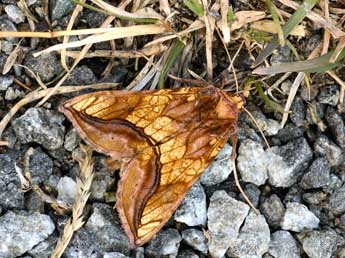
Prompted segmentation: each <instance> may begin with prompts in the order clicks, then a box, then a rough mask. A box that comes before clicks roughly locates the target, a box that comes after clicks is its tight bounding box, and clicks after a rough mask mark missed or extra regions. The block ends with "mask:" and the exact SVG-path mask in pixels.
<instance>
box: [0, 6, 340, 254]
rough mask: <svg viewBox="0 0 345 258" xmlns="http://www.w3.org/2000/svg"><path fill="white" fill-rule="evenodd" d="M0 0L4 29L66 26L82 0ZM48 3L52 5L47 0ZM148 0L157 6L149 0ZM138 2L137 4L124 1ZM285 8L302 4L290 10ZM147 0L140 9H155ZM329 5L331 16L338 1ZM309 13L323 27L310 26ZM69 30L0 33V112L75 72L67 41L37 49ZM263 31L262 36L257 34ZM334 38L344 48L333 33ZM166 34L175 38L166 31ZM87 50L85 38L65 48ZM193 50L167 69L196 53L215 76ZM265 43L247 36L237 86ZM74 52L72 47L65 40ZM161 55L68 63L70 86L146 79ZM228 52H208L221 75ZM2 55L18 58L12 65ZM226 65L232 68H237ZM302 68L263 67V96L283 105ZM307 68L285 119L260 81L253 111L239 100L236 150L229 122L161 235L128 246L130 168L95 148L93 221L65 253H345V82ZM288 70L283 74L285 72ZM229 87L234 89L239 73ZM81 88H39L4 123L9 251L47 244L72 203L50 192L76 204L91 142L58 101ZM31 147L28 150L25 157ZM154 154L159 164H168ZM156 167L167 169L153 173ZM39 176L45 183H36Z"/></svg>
mask: <svg viewBox="0 0 345 258" xmlns="http://www.w3.org/2000/svg"><path fill="white" fill-rule="evenodd" d="M0 2H1V3H0V10H1V11H2V12H1V16H0V30H1V32H6V31H13V32H18V31H20V32H22V31H35V32H43V31H55V32H57V31H64V30H66V27H67V24H68V23H69V22H70V19H71V17H72V12H73V11H74V10H75V8H76V4H74V3H72V2H71V1H70V0H52V1H38V0H27V1H15V0H2V1H0ZM45 2H47V3H48V4H43V3H45ZM107 2H109V3H110V4H112V5H114V1H107ZM230 2H231V3H230V4H231V5H232V7H233V9H234V12H235V13H236V15H237V14H238V11H243V10H246V11H249V10H251V9H253V8H255V9H257V10H259V9H260V10H264V9H262V8H263V5H259V6H257V4H258V3H257V1H247V0H245V1H230ZM340 2H342V1H330V3H329V4H330V7H331V8H330V12H333V11H334V10H338V9H340V8H342V7H343V6H341V3H340ZM148 3H149V2H148ZM23 4H24V5H23ZM148 5H149V6H150V5H151V6H152V3H151V2H150V3H149V4H148ZM115 6H116V5H115ZM157 6H158V5H155V11H158V12H160V13H161V12H162V11H163V10H160V9H159V8H158V7H159V6H158V7H157ZM339 6H340V7H339ZM132 7H133V6H127V8H126V10H127V11H128V10H129V9H130V8H132ZM134 7H135V6H134ZM156 7H157V8H156ZM259 7H260V8H259ZM333 7H336V8H338V9H334V8H333ZM128 8H129V9H128ZM140 8H141V7H140ZM140 8H139V9H140ZM170 8H171V11H172V12H171V14H173V13H176V10H178V12H179V14H180V16H181V15H183V16H184V15H185V13H184V12H185V11H186V10H187V9H186V7H185V6H183V5H181V6H180V5H179V6H175V5H170ZM176 8H177V9H176ZM282 8H283V9H284V10H285V11H288V12H289V13H292V9H285V7H282ZM139 9H138V12H142V11H148V12H149V13H151V12H152V11H151V10H147V9H145V10H139ZM164 11H165V10H164ZM187 11H188V12H187V14H188V15H187V16H188V19H187V20H188V21H193V20H195V19H197V17H196V16H195V14H194V13H193V12H190V11H189V10H187ZM264 11H266V10H264ZM166 15H167V16H168V15H169V13H166ZM212 15H214V17H216V20H218V18H217V17H218V15H219V11H217V10H216V11H215V10H213V9H212ZM332 15H333V16H334V15H335V14H334V12H333V13H332ZM180 16H179V15H178V16H176V15H175V16H174V17H175V18H176V17H177V18H180ZM333 16H332V17H333ZM107 17H108V15H107V14H105V13H101V12H97V11H94V10H91V9H89V8H83V10H82V11H81V12H80V13H79V14H78V15H77V16H76V17H74V20H73V21H74V23H73V30H79V29H90V28H96V27H99V26H101V25H102V23H103V22H104V21H105V20H106V19H107ZM164 17H166V16H165V15H164ZM333 18H334V17H333ZM120 20H121V19H118V20H117V22H119V21H120ZM173 20H174V19H172V20H171V19H170V20H169V19H167V20H166V23H167V24H168V25H169V23H171V21H173ZM175 20H176V19H175ZM121 22H122V21H121ZM134 24H137V23H136V22H134V23H133V25H134ZM172 25H173V26H171V27H172V28H173V29H174V28H175V29H176V28H180V27H181V28H184V27H183V26H186V25H187V23H186V22H185V21H181V24H180V22H178V23H176V24H172ZM175 25H176V26H175ZM250 25H251V24H250ZM304 25H305V26H306V28H308V33H306V35H305V36H303V37H300V39H299V41H298V43H297V44H296V42H295V41H294V40H295V39H294V38H291V39H290V40H291V43H292V44H293V45H294V46H295V50H296V51H297V52H298V55H299V56H300V57H301V58H302V59H305V60H306V59H307V57H308V55H309V54H310V53H311V51H313V50H314V49H315V48H316V47H317V46H318V45H319V44H320V43H321V42H322V33H320V31H322V29H323V28H322V26H320V25H315V24H314V25H313V24H312V23H305V24H304ZM311 25H313V27H312V29H311V30H310V26H311ZM112 26H115V25H114V23H112V24H111V25H109V26H108V27H109V29H110V28H111V27H112ZM108 27H107V28H106V29H108ZM167 27H169V26H167ZM192 35H193V37H195V36H196V38H193V39H191V42H195V43H196V45H197V46H198V48H197V49H201V50H203V49H204V48H203V44H204V41H202V40H201V41H200V39H199V38H198V37H199V36H198V33H194V34H192ZM253 35H254V34H253ZM253 35H250V38H251V36H253ZM88 36H89V35H71V36H70V37H69V41H70V42H73V41H77V40H84V39H85V38H86V37H88ZM150 39H152V37H151V36H150V37H146V36H144V37H133V38H127V39H118V40H115V41H113V42H112V43H111V44H109V42H98V43H96V44H93V45H92V48H91V49H90V51H89V52H88V54H92V53H94V54H95V55H96V54H98V53H102V52H100V51H110V52H112V51H113V50H116V51H115V52H114V53H115V54H116V53H121V52H117V51H123V53H125V51H127V52H131V53H132V54H133V53H135V52H133V51H138V53H139V52H140V50H141V49H142V47H143V46H145V44H146V43H148V42H149V40H150ZM255 39H257V38H256V37H255ZM62 40H63V38H62V37H57V38H56V37H54V38H23V39H21V38H14V37H6V38H5V37H2V38H1V40H0V73H1V75H0V120H2V119H3V118H4V117H5V115H6V114H7V113H8V112H10V111H13V110H14V109H13V107H14V106H15V104H16V103H17V102H18V101H23V100H22V99H23V98H24V97H25V96H27V95H28V94H30V93H31V94H34V93H32V92H36V91H37V90H40V89H43V88H45V87H48V88H53V87H55V85H56V83H57V82H58V81H59V79H60V78H62V76H64V75H65V74H66V69H65V68H66V67H65V66H64V65H62V62H61V52H60V51H53V52H49V53H47V54H43V55H39V56H37V57H34V53H37V52H39V51H41V50H44V49H46V48H47V47H49V46H53V45H56V44H59V43H62ZM214 40H215V41H214V44H213V46H216V47H218V46H222V44H221V42H220V41H219V37H218V38H217V37H215V38H214ZM237 42H238V41H232V42H230V45H229V51H230V54H231V56H233V55H234V52H233V50H236V49H237V45H235V43H236V44H237ZM257 43H258V44H260V45H262V44H263V42H259V41H258V42H257ZM331 43H332V44H331V46H333V47H334V46H335V45H334V42H331ZM164 44H166V45H167V44H170V41H169V42H165V43H164ZM81 50H82V48H81V47H76V48H70V49H68V51H81ZM190 50H191V49H188V51H184V52H183V53H184V54H185V55H182V59H181V61H183V58H184V57H185V60H187V62H183V63H182V64H183V66H181V67H179V66H173V68H172V69H171V70H170V71H168V72H169V73H170V74H172V75H175V76H177V77H182V78H188V77H190V74H189V73H188V69H184V68H185V67H184V66H188V67H186V68H189V69H190V70H193V71H194V72H196V73H197V74H199V75H200V76H202V77H203V78H204V77H205V78H206V76H207V75H206V74H205V73H204V72H203V70H204V67H205V65H204V63H205V57H204V55H203V54H202V51H201V52H200V53H201V54H200V55H199V56H198V55H194V54H195V53H194V49H193V51H190ZM259 51H260V49H259V48H256V49H254V50H253V53H252V54H251V55H249V54H248V53H247V50H246V48H242V49H241V50H240V52H239V53H238V57H237V58H236V59H235V61H234V63H233V65H234V71H236V72H237V74H238V77H237V80H238V85H239V92H241V93H242V92H243V94H244V95H246V93H247V92H246V90H247V88H246V86H249V85H252V84H247V83H246V81H247V80H248V78H250V77H251V76H252V73H251V72H252V71H253V68H252V67H251V65H252V63H253V58H252V57H253V56H254V57H256V56H257V54H258V52H259ZM70 53H72V52H68V54H70ZM163 54H167V52H166V51H165V52H163ZM161 56H162V54H160V53H158V54H156V57H155V59H152V60H151V56H150V55H147V58H148V59H146V58H135V59H133V58H117V57H116V58H104V57H90V56H89V57H88V58H84V59H83V60H82V61H81V62H80V63H79V64H78V65H77V66H76V67H74V68H73V69H71V71H70V74H69V73H67V75H68V76H67V79H66V80H65V81H64V83H63V85H64V86H75V85H80V86H84V85H90V84H100V83H114V82H116V83H119V84H118V85H117V86H116V87H114V89H119V90H122V89H125V88H126V87H127V85H129V83H131V82H132V81H133V80H134V79H135V78H137V79H138V81H137V83H138V82H142V81H143V80H142V78H143V77H142V76H146V77H145V78H144V80H146V79H147V81H149V83H148V84H150V83H152V82H155V81H157V80H158V77H150V76H151V75H154V73H156V72H157V69H156V68H161V66H164V59H162V60H163V61H162V63H161V64H158V63H157V62H158V61H159V59H160V58H161ZM226 56H227V55H226V53H225V52H224V51H223V49H222V48H221V47H219V48H218V49H217V51H213V52H212V59H213V61H214V62H213V64H214V65H215V67H214V68H215V69H214V78H215V81H216V82H217V83H219V82H221V81H219V80H218V75H219V72H220V71H221V70H222V69H226V68H227V67H228V66H229V61H228V60H227V57H226ZM194 57H195V58H194ZM65 60H66V64H67V68H71V67H72V62H73V61H74V60H75V58H74V57H69V56H68V57H67V58H65ZM149 60H151V61H152V64H154V65H153V66H152V67H151V68H149V69H151V70H148V71H146V72H145V73H143V72H144V71H143V70H142V68H143V66H144V65H145V64H147V62H151V61H149ZM189 60H191V62H189ZM292 60H296V57H295V53H294V52H293V51H291V48H289V47H287V46H284V47H279V48H277V49H275V51H274V53H273V54H272V55H270V56H269V57H268V58H267V59H266V61H267V64H269V65H276V64H281V63H286V62H290V61H292ZM11 62H13V64H12V63H11ZM5 66H6V67H7V68H8V67H9V68H10V69H9V70H4V68H5ZM147 67H148V66H147ZM334 72H335V73H336V74H337V76H338V77H339V79H340V80H341V81H345V77H344V75H345V73H344V67H341V66H340V67H339V68H337V69H335V70H334ZM227 74H228V75H226V76H230V77H229V78H230V80H233V78H232V76H233V74H232V73H230V74H229V73H228V72H227ZM222 75H223V73H222ZM295 77H296V73H291V74H290V75H289V76H288V77H286V78H285V79H284V76H283V77H282V76H280V75H272V76H268V77H266V78H265V79H264V80H262V79H263V77H261V76H256V77H255V78H256V80H257V82H259V83H260V84H262V87H263V89H264V91H265V94H266V96H267V97H268V98H269V99H271V100H272V101H274V102H276V103H277V104H279V105H281V106H282V107H284V105H285V103H286V101H287V97H288V95H289V94H290V92H291V89H292V84H293V81H294V79H295ZM229 78H227V79H229ZM243 78H244V79H243ZM310 78H312V83H310V85H302V86H301V87H299V89H298V91H297V92H296V95H295V97H294V99H293V101H292V105H291V107H290V110H289V113H288V115H289V118H288V120H287V122H286V125H285V126H284V128H281V119H282V114H281V113H280V112H277V110H274V109H272V106H270V105H267V104H269V103H268V102H266V100H265V99H262V98H261V97H260V96H259V95H258V94H257V92H256V91H255V89H254V87H251V89H250V94H249V96H248V97H245V102H246V103H245V105H244V106H245V108H246V109H247V110H249V111H250V112H251V114H252V116H253V117H254V118H255V120H256V122H254V121H253V120H252V119H251V117H250V116H249V115H248V114H247V113H246V112H244V111H241V112H240V115H239V121H238V124H237V125H236V126H234V128H231V129H232V130H231V133H232V134H236V135H237V136H238V144H237V146H236V149H234V150H233V146H232V144H231V141H230V140H231V138H233V137H231V136H234V135H232V134H229V135H227V136H229V140H228V142H227V143H226V144H225V146H224V148H223V149H222V150H221V151H220V153H218V155H217V156H216V157H215V159H214V162H212V163H211V164H210V165H209V167H208V168H207V169H206V170H205V171H203V173H201V176H200V178H199V179H198V180H197V181H196V183H195V184H194V185H193V186H192V187H191V189H189V191H188V192H187V194H186V196H185V198H184V199H183V201H182V203H181V204H180V205H179V207H177V209H176V211H175V212H174V215H173V217H172V218H170V220H169V222H168V223H167V224H166V225H164V227H163V228H162V229H161V230H160V231H159V232H158V233H157V234H156V236H154V237H153V238H152V240H151V241H149V242H148V243H147V244H145V245H144V246H142V247H139V248H137V249H135V250H131V248H130V245H129V241H128V239H127V236H126V234H125V232H124V230H123V227H122V226H121V222H120V219H119V217H118V213H117V211H116V209H115V208H114V207H116V195H115V192H116V190H117V187H118V182H119V179H120V177H121V176H122V174H121V171H120V170H121V169H120V168H121V164H118V163H116V162H114V161H112V162H113V163H111V164H110V162H109V160H108V158H109V157H107V156H106V155H102V154H100V153H97V152H96V151H95V152H94V153H93V157H94V173H93V182H92V186H91V190H90V196H89V199H88V201H87V205H86V207H85V210H84V213H83V216H84V224H83V225H82V227H81V228H80V229H78V230H77V231H76V232H74V234H73V237H72V239H71V241H70V243H69V244H68V246H67V248H66V250H65V252H64V254H63V256H62V257H63V258H80V257H82V258H84V257H86V258H129V257H131V258H145V257H161V258H175V257H178V258H197V257H200V258H205V257H210V258H218V257H219V258H223V257H224V258H225V257H229V258H235V257H239V258H327V257H329V258H337V257H345V240H344V236H345V234H344V232H345V231H344V230H345V201H344V200H345V173H344V167H345V159H344V157H345V156H344V152H345V124H344V119H345V114H344V109H342V105H343V101H342V100H341V97H342V95H343V92H342V90H341V86H340V85H339V83H338V82H336V81H334V79H333V78H332V77H331V76H328V75H326V74H325V73H321V72H320V73H310ZM280 79H283V81H282V82H279V81H280ZM169 81H170V84H169ZM225 81H226V80H225ZM171 83H172V84H171ZM174 83H175V84H176V85H177V84H179V83H180V82H178V81H175V82H174V80H173V79H171V78H170V79H168V81H167V83H166V84H165V85H164V87H165V88H170V87H174V86H176V85H175V84H174ZM219 84H222V82H221V83H219ZM217 85H218V84H217ZM141 86H142V85H141V84H137V85H134V87H135V88H134V89H135V90H138V89H139V87H141ZM243 86H245V87H243ZM252 86H254V85H252ZM307 86H308V87H307ZM226 87H228V88H225V89H226V91H227V90H228V89H231V88H233V85H229V86H226ZM147 88H149V86H147ZM84 92H85V93H86V92H93V90H90V89H88V90H86V89H85V90H83V91H82V92H76V93H72V94H63V95H60V94H57V95H54V96H52V97H50V98H49V99H48V100H47V101H46V102H45V103H44V104H42V105H37V104H38V102H39V100H35V101H33V102H30V103H26V105H24V106H22V107H21V108H20V109H19V110H18V111H17V112H16V113H15V114H14V116H13V118H12V119H11V121H10V124H8V125H7V127H6V128H5V130H4V133H3V134H2V135H1V137H0V141H7V142H8V146H0V258H12V257H13V258H14V257H22V258H48V257H51V254H52V252H53V250H54V248H55V246H56V244H57V241H58V239H59V237H60V236H61V235H62V233H63V229H64V225H65V224H66V223H67V222H68V219H69V218H70V216H71V213H70V212H67V213H66V214H62V213H63V212H62V211H61V210H55V208H54V205H51V204H50V203H49V202H51V201H53V200H57V201H58V202H61V203H64V204H69V205H71V204H73V203H74V202H75V198H76V196H77V192H76V185H77V178H78V176H79V174H80V168H79V164H78V162H77V160H78V158H80V157H81V156H82V152H81V144H85V142H84V141H83V140H82V139H81V137H80V136H79V135H78V133H77V131H76V129H75V128H73V126H72V125H71V123H70V122H69V121H68V120H67V119H66V118H65V117H64V116H63V115H62V114H61V113H59V112H58V111H57V107H58V106H59V105H60V104H61V103H63V102H64V101H65V100H66V99H69V98H71V97H72V96H77V95H79V94H82V93H84ZM181 108H184V107H181ZM217 108H220V109H221V108H223V107H222V106H217ZM186 115H188V114H186ZM195 119H197V117H196V118H195ZM130 127H132V125H131V126H130ZM261 133H263V134H264V135H265V137H266V138H267V141H268V143H269V145H270V147H269V146H267V145H266V143H265V141H264V139H263V137H262V135H261ZM204 140H205V139H203V138H201V139H200V141H204ZM206 143H207V142H205V144H206ZM124 147H125V143H124ZM233 152H234V154H236V159H235V161H233V160H232V159H231V157H232V153H233ZM27 153H31V155H30V156H26V154H27ZM186 158H188V157H186ZM109 165H110V166H109ZM122 165H123V164H122ZM156 165H157V166H158V167H159V163H157V164H156ZM234 166H236V168H237V173H238V180H239V182H238V183H240V185H241V186H242V188H243V189H244V191H245V193H246V195H247V196H248V197H249V199H250V200H251V202H252V203H253V205H254V206H255V207H256V208H257V209H258V210H259V213H255V212H254V211H253V210H251V209H250V206H249V205H248V203H246V201H245V198H244V196H243V195H242V193H241V192H240V191H239V189H238V188H237V186H236V183H235V178H236V175H237V174H234V171H233V167H234ZM20 172H21V173H20ZM23 176H24V177H25V178H26V179H28V180H30V182H31V183H32V186H33V188H32V189H31V188H29V189H27V191H23V190H22V183H23V182H24V181H25V180H24V179H25V178H24V177H23ZM158 179H159V177H157V182H158ZM38 186H39V187H40V188H41V190H42V191H37V187H38ZM47 201H48V203H47Z"/></svg>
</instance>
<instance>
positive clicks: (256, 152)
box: [237, 140, 268, 185]
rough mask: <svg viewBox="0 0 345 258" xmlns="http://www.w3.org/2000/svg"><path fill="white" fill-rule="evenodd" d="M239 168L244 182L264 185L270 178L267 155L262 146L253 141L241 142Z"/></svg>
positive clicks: (238, 158)
mask: <svg viewBox="0 0 345 258" xmlns="http://www.w3.org/2000/svg"><path fill="white" fill-rule="evenodd" d="M237 168H238V171H239V172H240V173H241V178H242V180H243V181H245V182H249V183H253V184H255V185H263V184H264V183H265V181H266V179H267V177H268V176H267V159H266V153H265V151H264V149H263V148H262V146H261V145H260V144H259V143H256V142H254V141H252V140H244V141H243V142H241V144H240V147H239V150H238V157H237Z"/></svg>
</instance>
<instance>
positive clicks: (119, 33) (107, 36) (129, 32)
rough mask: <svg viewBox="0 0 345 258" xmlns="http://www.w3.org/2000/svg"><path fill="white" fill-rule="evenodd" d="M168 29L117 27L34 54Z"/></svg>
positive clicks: (141, 26)
mask: <svg viewBox="0 0 345 258" xmlns="http://www.w3.org/2000/svg"><path fill="white" fill-rule="evenodd" d="M167 31H168V28H167V27H166V26H162V24H148V25H136V26H130V27H116V28H114V29H113V31H111V32H105V33H102V34H100V35H92V36H89V37H87V38H85V39H82V40H79V41H74V42H70V43H67V44H57V45H55V46H52V47H49V48H47V49H45V50H43V51H40V52H37V53H35V54H34V56H35V57H37V56H39V55H42V54H44V53H50V52H52V51H58V50H61V49H66V48H74V47H81V46H85V45H88V44H94V43H100V42H104V41H109V40H112V39H120V38H127V37H135V36H143V35H154V34H161V33H164V32H167Z"/></svg>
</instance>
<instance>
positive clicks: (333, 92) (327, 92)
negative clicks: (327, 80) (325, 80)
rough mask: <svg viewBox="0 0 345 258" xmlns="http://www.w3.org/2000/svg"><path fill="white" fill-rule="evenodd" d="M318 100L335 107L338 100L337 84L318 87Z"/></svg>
mask: <svg viewBox="0 0 345 258" xmlns="http://www.w3.org/2000/svg"><path fill="white" fill-rule="evenodd" d="M318 100H319V102H320V103H322V104H327V105H330V106H333V107H335V106H336V105H337V104H338V100H339V86H338V85H329V86H324V87H320V93H319V96H318Z"/></svg>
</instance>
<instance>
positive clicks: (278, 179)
mask: <svg viewBox="0 0 345 258" xmlns="http://www.w3.org/2000/svg"><path fill="white" fill-rule="evenodd" d="M266 153H267V154H268V160H269V161H268V164H269V166H268V167H267V168H268V177H269V181H270V183H271V185H273V186H275V187H289V186H291V185H293V184H294V183H296V181H297V179H298V177H299V176H300V175H301V173H303V170H304V169H305V168H307V166H308V163H309V161H310V160H311V159H312V157H313V152H312V150H311V149H310V147H309V145H308V143H307V141H306V139H304V138H298V139H296V140H294V141H292V142H289V143H287V144H286V145H283V146H279V147H277V146H275V147H272V148H270V149H268V150H267V152H266Z"/></svg>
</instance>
